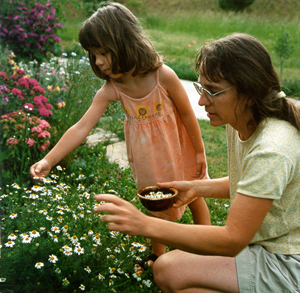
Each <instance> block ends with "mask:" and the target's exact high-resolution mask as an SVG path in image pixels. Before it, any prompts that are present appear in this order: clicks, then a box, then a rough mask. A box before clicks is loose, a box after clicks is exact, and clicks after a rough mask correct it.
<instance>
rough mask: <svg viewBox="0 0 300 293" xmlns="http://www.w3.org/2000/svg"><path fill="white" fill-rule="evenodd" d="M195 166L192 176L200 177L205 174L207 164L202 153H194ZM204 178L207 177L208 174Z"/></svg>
mask: <svg viewBox="0 0 300 293" xmlns="http://www.w3.org/2000/svg"><path fill="white" fill-rule="evenodd" d="M196 168H197V170H196V174H195V175H194V176H192V177H193V178H198V179H202V178H203V177H205V175H207V165H206V158H205V154H204V153H200V154H196ZM205 178H208V176H206V177H205Z"/></svg>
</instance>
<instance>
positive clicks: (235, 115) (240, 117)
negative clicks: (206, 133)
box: [198, 74, 253, 139]
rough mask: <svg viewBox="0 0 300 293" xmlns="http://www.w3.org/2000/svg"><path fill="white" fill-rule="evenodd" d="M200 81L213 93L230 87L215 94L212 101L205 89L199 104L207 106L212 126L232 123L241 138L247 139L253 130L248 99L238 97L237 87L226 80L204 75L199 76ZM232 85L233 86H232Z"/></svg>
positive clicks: (206, 109)
mask: <svg viewBox="0 0 300 293" xmlns="http://www.w3.org/2000/svg"><path fill="white" fill-rule="evenodd" d="M199 82H200V83H201V84H202V86H203V88H204V89H206V90H208V91H209V92H210V93H211V94H214V93H217V92H220V91H222V90H225V89H228V90H226V91H224V92H222V93H220V94H218V95H216V96H213V100H214V102H213V103H212V102H210V100H209V99H208V98H207V95H208V93H207V92H205V91H204V90H203V92H202V94H201V95H200V99H199V102H198V104H199V105H200V106H205V111H206V112H207V117H208V118H209V120H210V124H211V125H212V126H221V125H225V124H230V125H231V126H232V127H233V128H234V129H236V130H237V131H238V132H239V134H240V137H241V139H246V138H248V137H250V136H251V134H252V133H253V131H251V130H249V129H248V127H247V123H248V122H249V120H250V119H251V114H250V112H249V110H248V108H249V107H248V106H247V101H246V100H247V99H243V98H240V99H238V92H237V89H236V87H234V86H233V85H232V84H230V83H229V82H228V81H226V80H220V81H218V82H211V81H208V80H207V79H206V78H205V76H204V75H201V74H200V76H199ZM230 87H232V88H230Z"/></svg>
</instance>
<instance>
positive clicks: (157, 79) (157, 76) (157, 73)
mask: <svg viewBox="0 0 300 293" xmlns="http://www.w3.org/2000/svg"><path fill="white" fill-rule="evenodd" d="M159 69H160V67H159V68H158V69H157V70H156V83H157V84H159Z"/></svg>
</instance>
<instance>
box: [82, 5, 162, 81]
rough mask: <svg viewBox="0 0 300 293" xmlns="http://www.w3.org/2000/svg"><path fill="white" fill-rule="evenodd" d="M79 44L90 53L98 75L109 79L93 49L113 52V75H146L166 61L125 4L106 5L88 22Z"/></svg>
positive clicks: (93, 66)
mask: <svg viewBox="0 0 300 293" xmlns="http://www.w3.org/2000/svg"><path fill="white" fill-rule="evenodd" d="M79 42H80V44H81V45H82V47H83V48H84V49H85V50H86V51H87V52H88V57H89V60H90V64H91V66H92V69H93V71H94V73H95V74H96V76H98V77H99V78H101V79H105V80H108V79H109V76H107V75H105V74H104V73H103V72H102V71H101V70H100V68H99V67H98V66H97V65H96V64H95V61H96V58H95V56H94V54H93V53H92V51H93V49H96V48H102V49H103V50H104V51H106V52H110V53H111V59H112V64H111V65H112V72H113V73H114V74H117V73H123V74H125V73H127V72H129V71H131V70H133V73H132V75H133V76H136V75H144V74H147V73H148V72H150V71H152V70H156V69H157V68H158V67H159V66H160V65H161V64H162V60H161V58H160V56H159V54H158V53H157V52H156V50H155V48H154V47H153V45H152V43H151V42H150V40H149V39H148V38H147V37H146V36H145V34H144V33H143V31H142V28H141V25H140V23H139V21H138V19H137V18H136V17H135V16H134V15H133V14H132V13H131V12H130V11H129V10H128V9H127V8H126V7H125V6H123V5H122V4H119V3H110V2H105V3H103V4H101V6H100V8H99V9H98V10H97V11H96V12H95V13H94V14H93V15H92V16H91V17H90V18H89V19H87V20H86V21H85V22H84V24H83V26H82V28H81V30H80V32H79Z"/></svg>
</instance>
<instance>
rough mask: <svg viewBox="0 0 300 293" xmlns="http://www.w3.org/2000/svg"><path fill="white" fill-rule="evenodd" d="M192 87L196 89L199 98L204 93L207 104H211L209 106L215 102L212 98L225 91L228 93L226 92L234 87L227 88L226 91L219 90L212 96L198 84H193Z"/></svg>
mask: <svg viewBox="0 0 300 293" xmlns="http://www.w3.org/2000/svg"><path fill="white" fill-rule="evenodd" d="M193 85H194V87H195V89H196V91H197V92H198V94H199V95H200V96H201V94H202V93H203V91H204V93H205V94H206V95H205V96H206V98H207V99H208V100H209V102H210V103H211V104H213V103H214V102H215V101H214V97H215V96H217V95H218V94H221V93H223V92H226V91H228V90H230V89H232V88H233V87H234V86H232V87H229V88H227V89H225V90H221V91H219V92H217V93H215V94H212V93H211V92H210V91H208V90H206V89H205V88H204V87H203V86H202V84H201V83H200V82H193Z"/></svg>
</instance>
